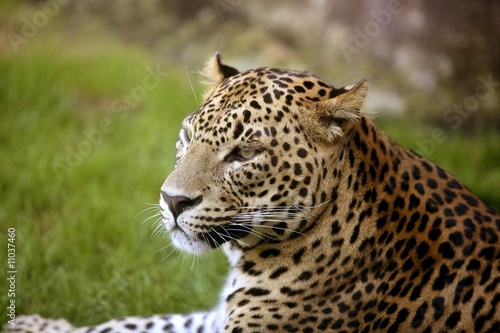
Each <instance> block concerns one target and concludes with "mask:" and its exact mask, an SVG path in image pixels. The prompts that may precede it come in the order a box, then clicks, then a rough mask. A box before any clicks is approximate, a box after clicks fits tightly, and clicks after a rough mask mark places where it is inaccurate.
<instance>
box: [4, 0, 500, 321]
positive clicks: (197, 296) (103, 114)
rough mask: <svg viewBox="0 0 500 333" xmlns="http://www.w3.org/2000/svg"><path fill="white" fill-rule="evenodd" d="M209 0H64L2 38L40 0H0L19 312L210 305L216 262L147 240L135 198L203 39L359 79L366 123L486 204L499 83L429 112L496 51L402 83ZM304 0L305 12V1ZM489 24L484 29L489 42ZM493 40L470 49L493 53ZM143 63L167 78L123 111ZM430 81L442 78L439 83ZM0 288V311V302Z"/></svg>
mask: <svg viewBox="0 0 500 333" xmlns="http://www.w3.org/2000/svg"><path fill="white" fill-rule="evenodd" d="M44 3H45V4H50V3H52V5H54V3H55V4H58V3H56V2H55V0H54V1H52V2H51V1H46V2H44ZM217 3H219V2H213V3H212V2H211V3H208V4H207V3H204V4H202V3H201V2H198V1H194V2H192V3H189V4H188V3H187V2H182V3H181V2H180V1H172V2H170V3H169V4H166V2H160V1H145V2H141V4H142V5H139V4H135V5H134V6H139V8H136V7H132V8H131V7H130V6H128V7H127V5H124V6H120V4H123V3H122V2H120V1H110V2H106V4H102V3H101V4H99V2H98V1H91V0H87V1H81V2H76V1H69V3H68V4H66V5H60V7H58V11H57V12H55V14H54V15H52V16H53V17H52V16H51V17H50V18H49V19H48V20H47V22H46V23H45V24H43V25H40V27H36V32H35V33H34V34H33V35H34V36H33V37H32V38H31V37H30V38H25V39H24V40H23V43H21V44H18V45H17V46H18V47H13V43H12V38H13V35H12V34H13V33H14V34H16V35H17V36H20V37H21V38H24V37H23V36H24V35H23V29H25V25H26V21H28V22H32V21H33V19H34V18H35V17H36V16H35V15H37V13H38V14H39V13H40V11H41V10H42V11H43V10H44V9H43V7H41V4H42V3H41V2H35V1H11V0H5V1H3V2H2V3H0V33H1V34H2V35H5V37H6V38H4V39H2V40H1V41H0V119H1V121H0V196H1V203H0V226H1V228H0V237H1V241H0V244H2V250H1V251H0V260H1V261H0V262H1V263H2V267H5V266H4V263H6V262H7V258H6V255H7V251H6V244H7V242H6V240H7V229H8V228H9V227H14V228H15V229H16V250H17V252H16V254H17V256H16V268H17V271H18V274H17V281H16V306H17V309H16V310H17V314H18V315H20V314H29V313H40V314H42V315H43V316H47V317H65V318H68V319H69V320H70V321H72V322H73V323H75V324H77V325H90V324H96V323H99V322H102V321H105V320H108V319H110V318H114V317H119V316H126V315H138V314H143V315H146V314H152V313H171V312H189V311H193V310H200V309H207V308H210V307H211V306H213V305H214V304H215V303H216V302H217V297H218V296H217V295H218V292H219V288H220V286H221V285H222V283H223V281H224V276H225V273H226V270H227V267H226V263H225V259H224V258H223V256H222V254H221V253H219V252H217V251H214V252H213V253H210V254H207V255H205V256H202V257H191V256H188V255H185V254H181V253H178V252H176V251H174V249H173V248H172V247H171V246H169V241H168V238H167V237H164V236H163V235H160V236H158V237H154V238H152V237H151V235H152V232H153V227H154V221H155V219H156V217H152V216H153V215H154V214H155V213H156V212H155V211H154V210H151V209H148V208H150V207H152V206H151V205H150V204H155V203H157V201H158V196H159V194H158V192H159V187H160V186H161V184H162V182H163V180H164V179H165V177H166V176H167V175H168V173H169V172H170V170H171V168H172V166H173V163H174V156H175V152H174V149H175V148H174V146H175V138H176V136H177V133H178V129H179V126H180V123H181V121H182V119H183V118H184V116H185V115H186V114H187V113H189V112H191V111H193V110H195V109H196V108H197V106H198V104H199V103H198V102H197V100H196V97H195V96H194V95H193V92H192V91H191V87H190V83H189V78H188V75H189V77H190V79H191V80H192V81H193V84H194V90H195V93H196V95H197V96H199V95H200V92H201V91H202V89H203V88H202V87H200V86H199V85H198V84H197V83H196V75H195V74H194V73H195V72H196V71H197V70H199V69H201V68H202V67H203V63H204V62H205V61H206V60H207V59H208V58H209V57H211V56H212V54H213V52H214V51H216V50H219V51H221V52H222V54H223V55H224V56H225V57H226V59H227V60H228V61H229V63H234V64H236V65H237V66H239V67H242V69H245V68H250V67H254V66H261V65H274V66H280V67H295V68H298V69H307V70H311V71H314V72H316V73H317V74H319V75H320V76H321V77H323V78H325V79H327V80H329V81H331V82H334V83H336V84H338V85H344V84H350V83H353V82H355V81H357V79H359V78H360V77H361V76H364V77H367V78H368V80H369V81H370V82H371V87H372V88H373V89H372V90H373V94H374V95H375V96H376V97H375V98H374V99H372V100H371V102H372V103H370V100H369V101H368V103H367V108H368V109H369V108H370V105H375V104H376V105H379V108H378V109H372V110H371V111H376V112H378V113H379V115H378V116H376V118H375V120H376V123H377V124H378V125H379V126H380V127H381V128H382V129H384V130H385V131H386V132H388V133H389V134H390V135H391V136H392V137H393V138H394V139H395V140H396V141H398V142H399V143H401V144H402V145H404V146H406V147H409V148H412V149H415V150H422V149H423V148H422V147H424V148H426V151H425V153H426V155H427V157H428V158H430V159H432V160H434V161H436V162H437V163H438V164H440V165H442V166H443V167H444V168H446V169H448V170H450V171H451V172H453V173H454V174H455V175H457V176H458V177H459V178H460V179H462V180H463V182H464V183H465V184H466V185H467V186H468V187H470V188H471V189H472V190H473V191H474V192H475V193H476V194H477V195H478V196H479V197H480V198H482V199H483V200H484V201H486V202H487V203H488V204H490V205H492V206H494V207H495V208H497V209H498V208H499V207H500V193H499V191H498V189H497V188H498V185H500V166H499V161H500V134H499V131H498V129H499V128H500V126H499V118H500V115H499V112H498V89H499V88H498V87H497V88H496V90H495V91H494V93H493V96H492V97H491V99H489V100H488V101H487V103H483V104H481V105H480V108H479V109H478V110H477V111H475V112H474V113H473V114H471V116H470V118H467V119H466V120H467V121H466V122H464V125H463V126H461V127H459V128H458V129H456V130H454V129H452V128H451V126H450V124H449V123H446V122H443V120H442V113H443V111H444V110H445V109H446V108H447V107H450V106H451V105H453V103H455V102H456V103H461V102H462V101H463V100H464V98H465V97H466V96H469V95H470V94H473V92H474V88H475V87H476V86H477V84H478V81H477V76H479V75H483V76H485V77H486V76H487V75H488V74H492V75H493V77H494V78H495V79H496V80H498V78H499V75H498V68H499V67H498V58H496V62H495V61H494V60H492V61H490V62H488V61H483V62H480V61H475V62H474V63H476V62H480V65H478V67H474V69H473V70H472V73H467V75H466V74H464V73H462V76H463V77H467V78H468V80H464V81H466V82H459V84H456V85H453V84H452V82H453V78H454V77H458V76H460V74H461V72H460V70H458V69H460V68H462V67H460V66H461V65H460V61H458V60H456V61H452V60H450V61H452V64H458V65H456V69H455V71H453V73H452V74H449V75H448V76H447V75H444V74H443V73H442V72H439V71H438V72H436V73H437V74H435V75H437V78H438V80H437V83H436V82H434V85H433V87H432V89H430V88H429V89H424V88H420V89H418V85H419V84H420V85H421V84H422V82H417V83H415V82H413V83H412V82H408V81H406V80H405V79H406V78H407V77H408V76H407V75H406V74H404V73H405V72H404V70H402V69H398V68H392V67H390V66H388V65H387V64H386V63H385V62H384V61H379V60H380V59H376V58H375V59H371V58H370V57H371V54H372V53H371V52H375V53H376V51H374V50H372V49H371V46H370V47H367V48H366V49H365V50H363V53H365V54H366V55H365V56H362V55H361V56H360V57H359V58H356V59H353V63H351V64H348V63H347V62H346V61H345V59H342V56H341V55H340V56H339V57H337V58H334V59H333V60H332V58H329V54H328V52H327V51H325V50H323V49H321V45H319V46H318V45H314V44H313V42H312V41H311V40H307V38H304V37H301V36H300V35H297V36H298V37H297V39H298V40H295V39H293V38H291V37H290V34H287V33H286V31H284V28H283V27H284V26H283V25H284V23H283V22H282V20H283V19H279V18H275V20H274V21H273V17H272V15H271V14H270V12H266V13H262V15H261V16H262V17H261V16H258V15H257V14H255V13H258V10H259V6H262V5H263V3H264V2H261V1H257V2H254V3H253V4H250V3H249V2H244V1H242V2H241V4H239V5H238V6H234V7H225V8H226V9H227V8H229V9H231V8H232V9H231V10H229V9H227V10H226V11H224V12H222V14H223V15H222V19H221V17H220V15H219V14H220V13H221V12H220V11H217V7H216V6H215V4H217ZM227 3H228V2H226V4H227ZM232 3H233V4H234V3H236V2H232ZM276 3H281V4H282V2H280V1H277V2H276ZM307 3H309V5H310V6H311V7H313V9H314V8H316V9H317V8H318V6H319V5H318V4H320V2H318V1H309V2H307ZM417 3H418V2H417ZM484 3H485V4H490V2H488V1H485V2H484ZM146 4H147V5H146ZM324 5H325V6H328V5H326V4H324ZM148 6H149V7H148ZM196 6H197V7H196ZM273 6H275V3H274V2H273ZM314 6H316V7H314ZM422 6H423V5H421V7H422ZM285 7H286V8H289V7H293V6H292V5H289V6H288V7H287V6H285ZM54 8H56V7H54ZM360 8H361V9H359V8H358V9H356V13H357V16H356V15H354V16H353V17H351V19H352V20H354V21H352V22H351V23H350V24H351V26H354V25H356V24H358V25H360V26H361V27H362V26H363V24H364V22H366V20H365V21H363V19H362V18H360V17H362V16H360V15H361V14H360V12H361V13H362V12H363V11H364V10H367V9H366V8H365V7H363V6H360ZM495 8H497V7H495ZM336 9H339V7H336ZM340 9H342V8H340ZM417 9H418V8H417ZM421 9H422V8H420V10H421ZM348 10H352V11H354V10H355V9H354V8H353V7H352V6H351V5H347V4H346V5H345V8H343V11H340V13H341V14H342V13H345V12H346V11H348ZM281 13H282V15H285V14H286V13H283V10H282V11H281ZM424 13H425V12H424ZM494 13H496V11H495V10H493V11H492V15H493V14H494ZM266 15H267V16H266ZM263 17H264V18H265V19H266V20H267V21H266V22H268V21H269V22H271V23H269V24H274V25H272V26H271V25H269V26H268V27H272V29H271V28H269V31H271V32H269V31H267V30H266V26H262V25H261V24H260V23H262V20H263ZM242 18H243V19H242ZM356 18H357V19H358V20H359V22H361V23H358V21H356V20H355V19H356ZM304 19H306V18H304ZM395 20H396V19H395ZM273 22H274V23H273ZM485 22H489V21H487V20H485ZM307 24H309V25H310V24H311V22H304V25H305V26H307ZM397 24H398V22H396V23H395V25H396V26H397ZM497 24H498V23H497ZM347 26H348V25H347ZM431 26H432V25H431ZM495 28H496V27H495ZM294 29H295V27H292V26H290V31H292V32H294V31H296V30H294ZM389 30H390V29H389ZM496 31H498V30H495V29H493V37H491V36H490V37H489V38H493V39H496V40H497V41H498V34H497V35H495V33H496ZM392 33H394V31H392ZM386 34H387V33H386ZM389 35H390V34H389ZM200 36H201V37H200ZM474 36H475V35H474V34H473V33H472V32H471V39H474V38H475V37H474ZM204 38H206V40H204ZM321 38H323V37H318V40H319V39H321ZM381 38H383V36H382V37H381ZM484 38H486V37H484ZM486 39H487V38H486ZM389 40H390V39H389ZM18 41H19V40H18ZM24 41H26V42H25V43H24ZM308 43H309V44H308ZM322 43H325V41H324V40H322ZM372 44H376V43H375V41H374V42H373V43H372ZM396 44H397V43H396ZM497 44H498V43H496V44H495V45H493V46H491V47H493V49H491V50H490V49H489V50H487V51H485V50H482V49H480V48H478V49H477V50H476V51H477V52H478V53H481V52H492V53H493V55H490V56H493V57H494V56H495V54H496V53H495V52H498V45H497ZM389 45H391V44H389ZM424 45H425V44H424ZM327 46H328V45H326V46H325V49H328V47H327ZM313 47H314V48H313ZM435 47H436V46H435V44H432V45H430V46H429V48H430V49H433V48H435ZM471 47H472V46H471ZM495 47H496V49H495ZM330 48H331V45H330ZM423 49H424V50H425V48H423ZM466 50H469V49H467V48H466ZM337 52H338V50H337ZM454 56H455V57H458V56H456V55H454ZM482 56H483V55H482V53H481V57H480V58H481V59H483V58H482ZM486 58H487V59H489V58H488V57H486ZM233 59H234V60H233ZM326 59H329V60H328V61H327V60H326ZM432 59H433V58H430V59H428V61H429V62H432ZM424 63H425V61H424ZM489 63H490V64H493V65H491V66H488V64H489ZM417 65H418V66H423V65H422V64H421V63H420V64H415V66H417ZM410 67H411V66H410ZM151 68H153V69H159V70H160V71H161V72H162V73H163V72H168V76H166V77H163V78H162V79H161V82H159V84H158V85H157V86H156V87H155V88H154V89H150V90H146V95H144V96H143V97H144V98H141V101H140V102H138V103H135V102H134V103H132V104H133V106H127V107H125V109H123V107H124V105H125V104H126V96H127V95H130V94H131V93H133V92H134V91H138V90H137V89H138V87H142V86H143V85H144V78H145V77H147V76H148V75H149V74H150V71H151ZM457 68H458V69H457ZM410 76H411V75H410ZM410 81H411V80H410ZM424 81H425V80H424ZM426 82H427V81H426ZM391 83H392V84H393V86H391V85H390V84H391ZM412 84H414V85H412ZM415 84H416V86H415ZM441 85H442V86H444V87H445V88H446V89H444V90H439V89H442V88H440V87H439V86H441ZM379 87H382V88H379ZM394 87H396V88H394ZM416 87H417V88H416ZM393 88H394V89H399V90H397V94H396V93H395V92H394V91H392V90H391V89H393ZM384 89H385V92H384ZM387 91H391V93H390V94H387ZM425 96H428V97H425ZM198 98H199V97H198ZM401 101H402V102H401ZM132 104H131V105H132ZM136 104H137V105H136ZM117 105H120V106H121V107H122V109H118V108H117ZM394 105H396V106H397V108H399V109H401V110H399V109H398V110H395V108H394ZM384 108H385V109H388V110H389V111H391V112H384V110H385V109H384ZM397 108H396V109H397ZM120 110H125V111H124V112H122V111H120ZM117 111H120V112H117ZM464 120H465V119H464ZM103 121H105V122H106V124H107V125H108V126H107V127H106V131H103V130H102V122H103ZM436 128H441V129H444V131H445V133H446V135H447V139H446V140H444V142H436V141H435V140H431V141H429V140H430V139H431V138H432V131H433V130H435V129H436ZM86 133H93V134H94V135H95V136H94V137H93V138H94V141H95V142H97V143H96V144H93V143H90V144H86V145H82V142H83V141H88V142H90V140H89V138H88V135H87V134H86ZM99 133H100V134H99ZM71 149H72V150H78V149H84V150H85V152H86V153H85V154H84V155H85V156H83V157H82V158H80V159H79V160H77V161H76V162H75V165H74V166H73V167H69V168H64V167H63V168H61V167H60V166H61V165H66V166H67V164H68V163H67V160H66V159H67V158H68V156H69V155H71V154H72V153H71ZM73 158H74V156H73ZM55 166H59V167H55ZM149 217H152V218H151V219H149V220H148V218H149ZM145 220H146V221H145ZM143 221H145V222H144V223H143ZM6 271H7V269H5V268H3V269H2V271H1V273H0V274H2V275H1V276H2V281H5V280H4V278H3V274H4V273H5V272H6ZM1 286H2V290H0V305H1V307H0V318H2V319H1V320H0V322H3V321H4V318H6V316H5V310H6V306H4V305H6V304H8V301H9V298H8V297H7V293H6V291H5V290H4V283H3V282H2V285H1Z"/></svg>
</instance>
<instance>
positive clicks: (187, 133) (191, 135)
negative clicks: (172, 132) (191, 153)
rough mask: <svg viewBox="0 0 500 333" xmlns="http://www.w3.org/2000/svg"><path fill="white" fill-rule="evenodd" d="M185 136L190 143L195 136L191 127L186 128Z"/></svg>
mask: <svg viewBox="0 0 500 333" xmlns="http://www.w3.org/2000/svg"><path fill="white" fill-rule="evenodd" d="M184 138H185V139H186V141H187V142H188V143H190V142H191V139H192V138H193V131H191V130H190V129H189V128H186V129H185V130H184Z"/></svg>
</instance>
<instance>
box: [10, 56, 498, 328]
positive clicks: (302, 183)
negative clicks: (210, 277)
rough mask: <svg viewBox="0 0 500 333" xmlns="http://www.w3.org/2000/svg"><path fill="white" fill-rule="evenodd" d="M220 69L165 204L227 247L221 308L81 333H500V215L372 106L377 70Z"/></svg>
mask: <svg viewBox="0 0 500 333" xmlns="http://www.w3.org/2000/svg"><path fill="white" fill-rule="evenodd" d="M210 71H211V72H213V74H212V75H211V77H212V78H213V80H212V81H213V87H212V89H210V90H209V91H208V92H207V97H206V100H205V102H204V103H203V104H202V105H201V106H200V108H199V109H198V110H197V111H195V112H194V113H192V114H190V115H189V116H187V118H186V119H185V120H184V123H183V125H182V129H181V133H180V135H179V139H178V141H177V163H176V167H175V169H174V170H173V171H172V173H171V174H170V175H169V176H168V178H167V180H166V181H165V183H164V184H163V186H162V188H161V200H160V206H161V212H162V216H163V223H164V225H165V227H166V228H167V230H168V231H169V232H170V234H171V238H172V241H173V243H174V244H175V245H176V246H177V247H179V248H181V249H184V250H187V251H190V252H194V253H201V252H205V251H209V250H211V249H212V248H218V247H222V248H223V249H224V251H225V253H226V254H227V257H228V260H229V263H230V267H231V268H230V273H229V277H228V279H227V283H226V286H225V288H224V291H223V292H222V295H221V300H220V304H219V305H218V306H217V307H216V308H215V309H214V310H213V311H211V312H207V313H197V314H191V315H170V316H154V317H144V318H124V319H121V320H114V321H111V322H108V323H104V324H102V325H99V326H97V327H91V328H88V327H87V328H80V329H74V330H75V331H77V332H89V333H90V332H96V333H105V332H108V333H110V332H131V333H132V332H137V333H138V332H148V333H152V332H233V333H242V332H425V333H431V332H483V333H485V332H489V333H494V332H500V304H499V303H500V245H499V244H500V243H499V239H498V238H499V235H500V217H499V215H498V214H497V213H496V212H495V211H494V210H493V209H491V208H488V207H487V206H486V205H485V204H484V203H482V202H481V201H480V200H479V199H478V198H477V197H475V196H474V195H473V194H472V193H471V192H470V191H469V190H468V189H467V188H466V187H465V186H464V185H463V184H462V183H461V182H460V181H459V180H457V179H456V178H455V177H454V176H453V175H451V174H450V173H448V172H446V171H445V170H443V169H441V168H440V167H439V166H437V165H436V164H434V163H432V162H430V161H428V160H426V159H424V158H422V157H420V156H418V155H416V154H415V153H413V152H411V151H409V150H407V149H405V148H403V147H401V146H399V145H398V144H396V143H395V142H393V141H392V140H391V139H389V138H388V137H387V136H386V135H385V134H384V133H383V132H381V131H380V130H379V129H378V128H377V127H376V126H375V125H374V124H373V122H372V121H371V120H370V119H369V118H368V117H367V116H366V115H365V114H363V112H362V111H361V106H362V104H363V101H364V98H365V96H366V94H367V83H366V81H364V80H362V81H360V82H359V83H358V84H356V85H353V86H348V87H344V88H335V87H333V86H332V85H331V84H329V83H327V82H325V81H323V80H321V79H319V78H317V77H316V76H314V75H311V74H308V73H305V72H299V71H292V70H281V69H274V68H258V69H254V70H250V71H247V72H244V73H239V72H238V71H237V70H236V69H235V68H233V67H230V66H228V65H227V64H226V63H225V62H224V61H223V60H222V59H221V58H220V56H219V55H216V57H215V58H214V59H213V61H212V62H211V70H208V71H207V72H210ZM30 318H31V317H27V318H23V320H26V321H27V322H29V320H30ZM38 320H39V321H38V323H40V322H41V323H44V322H43V320H41V319H40V318H38ZM30 323H31V324H32V325H34V326H31V328H30V329H28V328H26V327H28V326H24V327H23V326H22V325H21V327H18V328H20V329H19V331H22V332H27V331H32V332H47V330H43V329H41V328H40V325H38V324H37V325H35V324H33V323H32V322H30ZM47 323H50V322H47V321H46V322H45V324H46V325H47ZM33 327H35V328H33ZM15 331H16V330H15V327H10V328H9V332H15Z"/></svg>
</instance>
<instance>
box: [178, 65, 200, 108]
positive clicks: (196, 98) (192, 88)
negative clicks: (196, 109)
mask: <svg viewBox="0 0 500 333" xmlns="http://www.w3.org/2000/svg"><path fill="white" fill-rule="evenodd" d="M182 62H183V63H184V72H185V73H186V77H187V79H188V82H189V86H190V87H191V91H192V92H193V95H194V99H195V100H196V103H197V104H200V102H198V97H197V96H196V92H195V91H194V87H193V84H192V83H191V79H190V78H189V73H188V70H187V66H186V59H184V57H182Z"/></svg>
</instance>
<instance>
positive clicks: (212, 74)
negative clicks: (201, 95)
mask: <svg viewBox="0 0 500 333" xmlns="http://www.w3.org/2000/svg"><path fill="white" fill-rule="evenodd" d="M238 73H239V71H238V70H237V69H236V68H234V67H231V66H229V65H228V64H227V63H226V61H225V60H224V59H223V58H222V56H221V55H220V54H219V52H215V55H214V56H213V57H212V58H211V59H210V60H209V61H208V63H207V65H206V67H205V69H204V70H203V71H202V72H201V75H202V78H203V80H202V81H203V83H204V84H206V85H207V86H208V88H209V89H210V88H213V87H215V86H217V85H219V84H220V83H221V82H222V81H224V80H225V79H227V78H228V77H231V76H233V75H236V74H238Z"/></svg>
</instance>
